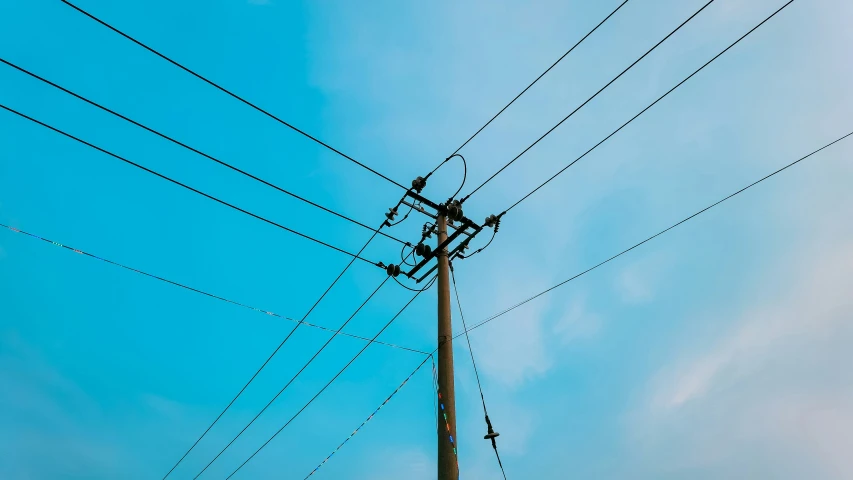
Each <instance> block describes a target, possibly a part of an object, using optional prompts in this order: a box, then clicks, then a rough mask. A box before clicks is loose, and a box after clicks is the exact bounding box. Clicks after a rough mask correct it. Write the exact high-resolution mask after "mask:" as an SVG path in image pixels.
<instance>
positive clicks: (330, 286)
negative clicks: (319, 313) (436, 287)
mask: <svg viewBox="0 0 853 480" xmlns="http://www.w3.org/2000/svg"><path fill="white" fill-rule="evenodd" d="M382 225H385V222H382ZM379 228H382V226H380V227H379ZM374 238H376V233H375V232H374V233H373V235H371V236H370V238H369V239H368V240H367V242H365V243H364V246H362V247H361V250H359V252H358V253H359V254H360V253H361V252H363V251H364V249H366V248H367V246H368V245H370V242H372V241H373V239H374ZM353 263H355V258H353V259H352V260H350V262H349V263H348V264H347V265H346V267H344V269H343V270H341V273H339V274H338V276H337V277H335V280H334V281H332V283H331V285H329V286H328V288H326V290H325V291H324V292H323V294H322V295H320V298H318V299H317V301H316V302H314V305H312V306H311V308H310V309H309V310H308V312H307V313H306V314H305V315H304V316H303V317H302V319H301V320H300V321H299V323H297V324H296V326H295V327H293V329H292V330H291V331H290V333H288V334H287V336H286V337H284V340H282V341H281V343H279V344H278V346H277V347H276V348H275V350H273V352H272V353H271V354H270V356H269V357H267V359H266V360H265V361H264V363H263V364H261V366H260V368H258V370H257V371H256V372H255V373H254V374H253V375H252V378H250V379H249V381H248V382H246V384H245V385H243V388H241V389H240V391H239V392H238V393H237V395H235V396H234V398H233V399H231V402H229V403H228V405H227V406H226V407H225V409H224V410H222V412H221V413H220V414H219V415H218V416H217V417H216V419H215V420H213V422H212V423H211V424H210V425H209V426H208V427H207V429H206V430H205V431H204V433H202V434H201V436H199V437H198V439H197V440H196V441H195V443H193V444H192V446H191V447H190V448H189V450H187V451H186V453H184V455H183V456H182V457H181V458H180V459H179V460H178V462H177V463H175V465H174V466H173V467H172V468H171V470H169V471H168V472H167V473H166V475H164V476H163V480H165V479H166V477H168V476H169V475H170V474H171V473H172V472H173V471H174V470H175V469H176V468H177V467H178V465H180V464H181V462H183V461H184V459H185V458H187V455H189V454H190V452H192V450H193V449H194V448H195V447H196V445H198V443H199V442H200V441H201V439H202V438H204V437H205V435H207V433H208V432H210V429H211V428H213V426H214V425H216V422H218V421H219V419H220V418H222V416H223V415H225V412H227V411H228V409H229V408H231V405H233V404H234V402H236V401H237V398H239V397H240V395H242V394H243V392H244V391H245V390H246V388H248V386H249V384H250V383H252V381H254V380H255V377H257V376H258V374H259V373H261V370H263V369H264V368H265V367H266V366H267V364H268V363H269V362H270V360H272V358H273V357H274V356H275V354H276V353H278V351H279V350H281V347H283V346H284V344H285V343H286V342H287V340H288V339H289V338H290V337H291V335H293V333H294V332H296V329H297V328H299V326H300V325H302V324H303V322H304V321H305V319H307V318H308V316H309V315H311V312H313V311H314V309H315V308H317V305H319V304H320V302H321V301H323V299H324V298H326V295H327V294H328V293H329V291H331V290H332V287H334V286H335V284H337V283H338V280H340V279H341V277H343V276H344V274H345V273H346V272H347V270H349V268H350V267H351V266H352V265H353ZM370 343H372V342H370V341H368V343H367V345H370Z"/></svg>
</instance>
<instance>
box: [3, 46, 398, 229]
mask: <svg viewBox="0 0 853 480" xmlns="http://www.w3.org/2000/svg"><path fill="white" fill-rule="evenodd" d="M0 63H4V64H6V65H8V66H10V67H12V68H14V69H16V70H18V71H19V72H21V73H25V74H27V75H29V76H30V77H32V78H35V79H36V80H39V81H41V82H44V83H46V84H48V85H50V86H52V87H54V88H56V89H58V90H61V91H63V92H65V93H67V94H68V95H71V96H72V97H75V98H77V99H79V100H81V101H83V102H86V103H88V104H89V105H92V106H93V107H96V108H99V109H101V110H103V111H104V112H107V113H109V114H111V115H114V116H116V117H118V118H120V119H122V120H124V121H126V122H128V123H131V124H133V125H135V126H137V127H139V128H141V129H143V130H146V131H148V132H150V133H153V134H154V135H157V136H158V137H160V138H162V139H164V140H168V141H170V142H172V143H174V144H175V145H178V146H180V147H183V148H185V149H187V150H189V151H191V152H193V153H195V154H197V155H201V156H202V157H204V158H206V159H208V160H211V161H213V162H216V163H218V164H220V165H222V166H224V167H226V168H229V169H231V170H233V171H235V172H237V173H239V174H241V175H244V176H246V177H249V178H251V179H252V180H255V181H257V182H260V183H263V184H264V185H266V186H268V187H271V188H274V189H276V190H278V191H279V192H281V193H284V194H286V195H289V196H291V197H293V198H295V199H297V200H300V201H302V202H305V203H307V204H309V205H311V206H313V207H316V208H319V209H320V210H323V211H324V212H327V213H331V214H332V215H334V216H336V217H339V218H342V219H344V220H346V221H348V222H351V223H354V224H356V225H358V226H360V227H363V228H366V229H368V230H370V231H377V230H376V229H374V228H372V227H369V226H367V225H365V224H364V223H362V222H359V221H358V220H355V219H353V218H350V217H348V216H346V215H343V214H341V213H338V212H336V211H334V210H331V209H329V208H326V207H324V206H322V205H320V204H317V203H315V202H312V201H311V200H308V199H307V198H304V197H302V196H299V195H297V194H295V193H293V192H290V191H288V190H285V189H284V188H281V187H279V186H278V185H275V184H273V183H271V182H268V181H266V180H264V179H262V178H259V177H257V176H255V175H252V174H251V173H249V172H246V171H244V170H241V169H240V168H237V167H235V166H234V165H231V164H229V163H227V162H224V161H222V160H219V159H218V158H215V157H213V156H212V155H208V154H207V153H204V152H202V151H200V150H198V149H196V148H194V147H191V146H189V145H187V144H186V143H183V142H181V141H179V140H176V139H174V138H172V137H170V136H168V135H166V134H164V133H161V132H158V131H157V130H154V129H153V128H150V127H148V126H146V125H143V124H141V123H139V122H137V121H136V120H133V119H131V118H129V117H127V116H125V115H122V114H121V113H118V112H116V111H114V110H112V109H110V108H108V107H105V106H103V105H101V104H99V103H97V102H95V101H93V100H90V99H88V98H86V97H84V96H82V95H79V94H77V93H75V92H72V91H71V90H69V89H67V88H65V87H63V86H61V85H58V84H56V83H54V82H52V81H50V80H48V79H46V78H44V77H41V76H39V75H37V74H35V73H33V72H31V71H29V70H27V69H25V68H23V67H21V66H18V65H15V64H14V63H12V62H9V61H7V60H4V59H3V58H0ZM379 234H380V235H382V236H384V237H386V238H390V239H391V240H394V241H396V242H400V243H402V244H404V245H405V244H406V242H404V241H403V240H400V239H398V238H395V237H392V236H391V235H388V234H387V233H384V232H379Z"/></svg>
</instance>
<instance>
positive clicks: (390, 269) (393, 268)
mask: <svg viewBox="0 0 853 480" xmlns="http://www.w3.org/2000/svg"><path fill="white" fill-rule="evenodd" d="M385 272H386V273H388V275H391V276H392V277H396V276H398V275H400V266H399V265H394V264H391V265H388V266H387V267H385Z"/></svg>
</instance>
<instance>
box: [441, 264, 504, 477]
mask: <svg viewBox="0 0 853 480" xmlns="http://www.w3.org/2000/svg"><path fill="white" fill-rule="evenodd" d="M450 278H451V279H452V280H453V292H454V293H455V294H456V306H457V307H459V318H460V319H462V328H463V330H464V332H465V340H466V341H467V342H468V353H470V354H471V364H472V365H474V376H475V377H476V378H477V388H478V389H479V390H480V401H481V402H482V403H483V415H484V416H485V417H486V435H485V436H484V437H483V438H484V439H486V440H491V441H492V448H493V449H494V450H495V457H497V459H498V466H499V467H500V468H501V473H502V474H503V476H504V480H506V472H505V471H504V466H503V463H502V462H501V455H500V454H499V453H498V444H497V442H496V441H495V438H497V437H498V436H500V434H499V433H498V432H496V431H495V430H494V428H492V421H491V420H489V411H488V409H487V408H486V397H485V396H484V395H483V385H482V384H481V383H480V372H479V371H478V370H477V361H476V360H475V359H474V349H473V348H471V337H469V336H468V325H467V324H466V323H465V314H463V313H462V302H461V301H460V300H459V289H458V288H457V287H456V272H455V271H454V270H453V264H450Z"/></svg>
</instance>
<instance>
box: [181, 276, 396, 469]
mask: <svg viewBox="0 0 853 480" xmlns="http://www.w3.org/2000/svg"><path fill="white" fill-rule="evenodd" d="M389 278H391V275H388V276H386V277H385V278H384V279H383V280H382V282H381V283H379V285H378V286H377V287H376V289H375V290H373V292H372V293H371V294H370V295H369V296H368V297H367V298H366V299H365V300H364V302H362V303H361V305H359V306H358V308H357V309H356V310H355V311H354V312H353V313H352V315H350V317H349V318H348V319H347V320H346V321H345V322H344V323H343V325H341V326H340V328H338V330H337V331H336V332H335V334H334V335H332V336H331V337H330V338H329V339H328V340H326V343H324V344H323V346H321V347H320V349H319V350H317V352H316V353H314V355H313V356H312V357H311V358H310V359H308V361H307V362H305V365H303V366H302V368H300V369H299V371H298V372H296V374H294V375H293V376H292V377H291V378H290V380H288V381H287V383H286V384H284V386H283V387H281V390H279V391H278V393H276V394H275V396H274V397H272V399H271V400H270V401H269V402H267V404H266V405H265V406H264V408H262V409H261V411H260V412H258V414H257V415H255V416H254V417H253V418H252V420H250V421H249V423H247V424H246V426H245V427H243V429H242V430H240V432H239V433H237V435H235V436H234V438H232V439H231V441H230V442H228V445H225V447H223V448H222V450H220V451H219V453H217V454H216V456H214V457H213V459H212V460H211V461H210V462H208V464H207V465H205V466H204V468H202V469H201V471H200V472H198V474H197V475H196V476H195V477H193V480H196V479H197V478H198V477H200V476H201V474H203V473H204V472H205V471H206V470H207V469H208V468H210V466H211V465H213V462H215V461H216V460H217V459H218V458H219V457H220V456H221V455H222V454H223V453H225V451H226V450H228V448H229V447H231V445H233V444H234V442H236V441H237V439H238V438H240V436H241V435H243V433H245V432H246V430H248V429H249V427H251V426H252V424H253V423H255V420H257V419H258V418H260V416H261V415H263V413H264V412H266V411H267V409H268V408H269V407H270V405H272V404H273V403H274V402H275V401H276V400H278V397H280V396H281V394H282V393H284V391H285V390H287V387H289V386H290V385H291V384H292V383H293V382H294V381H295V380H296V378H297V377H298V376H299V375H300V374H301V373H302V372H304V371H305V369H306V368H308V366H309V365H311V363H313V362H314V360H315V359H316V358H317V357H318V356H319V355H320V353H322V352H323V350H325V349H326V347H328V346H329V344H330V343H332V340H334V339H335V337H336V336H337V335H338V333H340V331H341V330H343V328H344V327H346V326H347V324H348V323H349V322H350V321H351V320H352V319H353V318H355V316H356V315H358V312H360V311H361V309H363V308H364V306H365V305H367V303H368V302H370V300H371V299H372V298H373V296H374V295H376V294H377V293H379V290H380V289H381V288H382V286H383V285H385V282H387V281H388V279H389Z"/></svg>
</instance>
